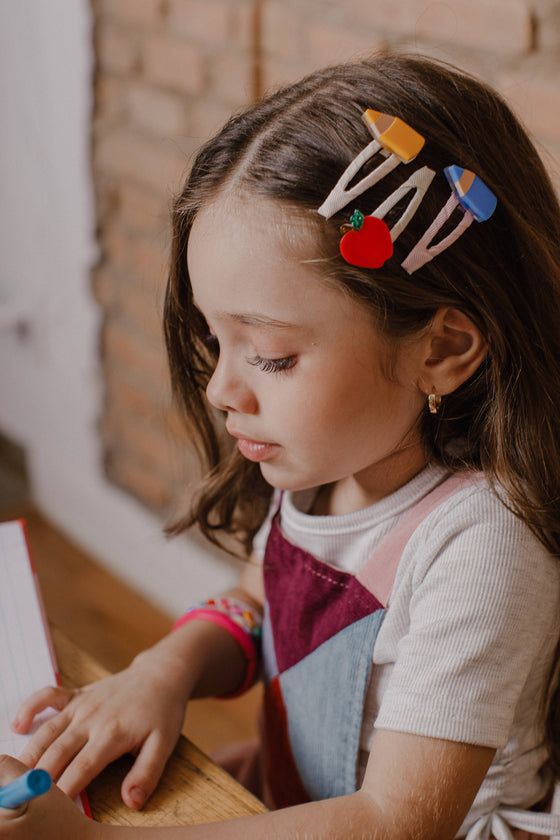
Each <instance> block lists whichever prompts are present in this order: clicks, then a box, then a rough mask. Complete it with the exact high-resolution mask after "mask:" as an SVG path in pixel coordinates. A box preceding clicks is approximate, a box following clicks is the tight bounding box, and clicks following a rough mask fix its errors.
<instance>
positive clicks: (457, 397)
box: [165, 55, 560, 767]
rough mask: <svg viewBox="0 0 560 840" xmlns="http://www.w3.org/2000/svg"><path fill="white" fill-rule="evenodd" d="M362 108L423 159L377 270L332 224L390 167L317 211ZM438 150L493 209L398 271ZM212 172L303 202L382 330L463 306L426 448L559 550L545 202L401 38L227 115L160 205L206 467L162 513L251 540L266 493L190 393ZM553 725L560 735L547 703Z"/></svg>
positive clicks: (550, 220)
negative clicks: (198, 245) (189, 498)
mask: <svg viewBox="0 0 560 840" xmlns="http://www.w3.org/2000/svg"><path fill="white" fill-rule="evenodd" d="M366 108H374V109H376V110H378V111H382V112H384V113H388V114H392V115H394V116H398V117H400V118H401V119H403V120H405V122H407V123H408V124H409V125H411V126H412V127H413V128H414V129H416V131H418V132H419V133H420V134H422V135H423V136H424V137H425V138H426V143H425V146H424V148H423V150H422V151H421V153H420V155H419V156H418V159H417V163H418V166H420V165H428V166H430V167H431V168H432V169H434V170H435V171H436V173H437V174H436V177H435V178H434V181H433V182H432V185H431V186H430V189H429V191H428V193H427V195H426V197H425V198H424V200H423V202H422V205H421V208H420V210H419V211H418V212H417V213H416V216H415V217H414V219H413V220H412V222H411V223H410V224H409V225H408V227H407V228H406V229H405V231H404V232H403V233H402V234H401V236H400V237H399V239H398V240H397V242H396V243H395V255H394V257H393V258H392V259H391V260H389V261H388V262H387V263H386V265H385V266H384V267H383V269H382V270H377V271H376V270H369V269H359V268H355V267H353V266H351V265H348V264H347V263H345V262H344V260H343V259H342V258H341V257H340V255H339V253H338V242H339V239H340V233H339V227H340V224H341V223H342V222H343V221H347V219H348V216H349V214H350V212H351V211H352V210H354V209H355V208H358V209H360V210H361V211H362V212H363V213H364V214H368V213H371V212H372V210H373V209H374V208H375V207H377V206H378V205H379V204H380V203H381V200H382V199H383V198H385V197H386V196H387V195H388V194H389V193H390V192H392V191H393V189H395V188H396V186H397V185H398V184H399V183H401V182H402V180H403V175H402V173H401V172H399V169H401V167H398V168H397V170H396V171H395V172H394V173H392V174H391V175H390V176H387V177H386V178H385V179H383V180H382V181H381V182H380V183H379V184H377V185H375V186H374V187H373V188H372V189H370V190H368V191H367V192H365V193H363V194H362V195H361V196H360V197H359V199H357V200H356V201H355V202H352V206H351V207H347V208H344V210H343V211H341V213H339V214H337V215H336V216H335V217H333V218H332V219H330V220H329V221H328V222H327V221H325V220H323V219H322V218H321V217H319V216H318V214H317V208H318V207H319V206H320V205H321V204H322V202H323V201H324V199H325V198H326V196H327V195H328V193H329V192H330V190H331V189H332V187H333V186H334V184H335V183H336V181H337V180H338V178H339V177H340V175H341V174H342V172H343V171H344V170H345V168H346V167H347V165H348V164H349V163H350V161H351V160H352V159H353V158H354V157H355V156H356V154H357V153H358V152H359V151H360V150H361V149H362V148H363V147H364V146H365V145H366V144H367V143H368V142H369V140H370V139H371V138H370V136H369V134H368V132H367V129H366V128H365V126H364V125H363V123H362V121H361V119H360V116H361V113H362V112H363V111H364V110H365V109H366ZM377 162H378V161H377V160H374V161H372V162H371V165H372V166H373V165H377ZM450 164H457V165H459V166H461V167H463V168H466V169H470V170H472V171H473V172H475V173H476V174H477V175H479V177H481V178H482V180H483V181H484V182H485V183H486V184H487V186H488V187H490V189H491V190H492V191H493V192H494V193H495V194H496V196H497V198H498V205H497V209H496V211H495V213H494V215H493V216H492V218H491V219H490V220H489V221H487V222H484V223H481V224H473V225H471V227H470V228H469V230H468V232H467V233H466V234H465V235H464V236H462V237H461V238H460V239H459V240H458V241H457V242H456V243H455V244H454V245H453V246H452V247H450V248H449V249H448V250H446V251H444V252H443V253H442V254H441V255H440V256H438V257H436V258H435V259H434V260H433V261H432V262H429V263H427V264H426V265H425V266H423V267H422V268H421V269H419V270H418V271H417V272H415V273H414V274H413V275H411V276H410V275H408V274H407V273H406V272H405V271H404V270H403V269H402V268H401V267H400V263H401V262H402V260H403V259H404V257H405V256H406V255H407V254H408V253H409V251H410V250H411V248H412V246H413V245H414V244H415V243H416V242H417V241H418V239H419V238H420V236H421V235H422V234H423V232H424V231H425V230H426V228H427V226H428V224H429V222H430V221H432V220H433V219H434V218H435V216H436V214H437V212H438V211H439V209H440V208H441V207H442V206H443V204H444V203H445V200H446V198H447V197H448V195H449V186H448V184H447V181H446V179H445V177H444V175H443V173H442V170H443V167H445V166H448V165H450ZM415 165H416V164H415ZM226 187H227V188H234V189H237V190H241V191H243V192H246V193H248V194H250V195H253V196H259V197H263V198H266V199H269V200H271V201H275V202H281V203H282V204H283V205H285V206H287V207H289V208H291V210H292V211H293V212H296V211H297V212H301V213H302V214H304V215H306V217H307V218H308V219H309V224H310V226H311V225H312V226H313V231H314V233H315V235H316V238H317V240H320V245H318V251H320V252H321V253H323V254H325V255H327V256H326V258H325V259H324V260H323V262H322V264H321V271H322V272H323V273H324V275H325V276H328V277H329V279H330V280H334V281H335V282H337V283H338V284H340V285H341V286H342V287H343V288H345V289H347V290H348V291H349V292H350V293H351V294H352V295H354V296H355V297H356V298H357V299H358V300H360V301H362V302H363V303H364V304H366V305H367V306H369V307H370V308H371V310H372V312H373V314H374V317H375V322H376V325H377V326H378V328H379V329H380V330H381V331H382V332H383V334H385V335H386V336H387V338H388V339H389V340H393V341H395V340H398V339H399V338H402V337H404V336H407V335H412V334H415V333H417V332H418V331H419V330H421V329H422V328H424V327H426V326H427V325H428V324H429V323H430V320H431V319H432V318H433V316H434V314H435V312H436V310H437V309H438V308H439V307H441V306H453V307H456V308H458V309H460V310H462V311H463V312H465V313H466V314H468V315H469V316H470V317H471V318H472V319H473V320H474V321H475V323H476V324H477V325H478V326H479V328H480V329H481V331H482V333H483V335H484V336H485V338H486V341H487V343H488V354H487V358H486V361H485V362H484V364H483V365H482V366H481V368H480V369H479V370H478V371H477V373H476V374H475V375H474V376H473V377H472V378H471V379H470V380H469V381H467V382H466V383H465V384H464V385H463V386H461V387H460V388H459V389H458V390H457V391H455V392H454V393H453V394H450V395H448V396H446V397H445V400H444V406H443V410H442V411H441V412H440V414H438V415H437V418H435V419H434V417H433V416H432V415H430V414H429V412H428V411H427V410H426V413H425V415H424V416H423V417H422V419H421V431H422V438H423V445H424V447H425V451H426V453H427V457H428V459H429V460H431V461H432V462H437V463H440V464H443V465H445V466H446V467H448V468H450V469H452V470H457V469H482V470H484V472H485V474H486V475H487V477H488V479H489V481H490V482H491V483H492V485H493V486H499V487H501V488H502V489H503V490H504V491H505V493H506V495H507V498H508V500H509V504H510V506H511V508H512V509H513V510H514V511H515V513H516V514H517V515H519V516H520V517H522V518H523V520H524V521H525V522H526V523H527V525H528V526H529V527H530V528H531V530H532V531H533V532H534V533H535V534H537V536H538V537H539V539H540V540H541V541H542V542H543V543H544V545H545V546H546V547H547V548H548V549H549V550H550V551H551V552H552V553H554V554H558V553H560V208H559V205H558V201H557V199H556V196H555V194H554V190H553V188H552V185H551V182H550V179H549V177H548V175H547V173H546V171H545V169H544V166H543V164H542V162H541V160H540V158H539V156H538V154H537V152H536V150H535V148H534V146H533V144H532V142H531V141H530V139H529V138H528V136H527V133H526V131H525V130H524V129H523V127H522V126H521V125H520V123H519V121H518V120H517V118H516V117H515V116H514V115H513V114H512V112H511V110H510V109H509V108H508V106H507V105H506V104H505V102H504V101H503V100H502V99H501V98H500V97H499V96H498V95H497V94H496V93H495V92H494V91H493V90H491V89H490V88H488V87H487V86H486V85H485V84H483V83H481V82H480V81H478V80H475V79H474V78H473V77H471V76H469V75H467V74H465V73H462V72H460V71H458V70H456V69H454V68H451V67H449V66H448V65H444V64H441V63H439V62H436V61H433V60H429V59H425V58H421V57H417V56H403V55H381V56H376V57H373V58H372V59H370V60H367V61H361V62H357V63H352V64H345V65H339V66H334V67H331V68H328V69H326V70H323V71H320V72H316V73H313V74H311V75H309V76H308V77H306V78H305V79H303V80H302V81H301V82H298V83H297V84H294V85H292V86H290V87H287V88H285V89H283V90H281V91H279V92H277V93H275V94H273V95H272V96H270V97H268V98H267V99H265V100H263V101H262V102H259V103H257V104H256V105H254V106H253V107H251V108H250V109H248V110H247V111H245V112H243V113H241V114H240V115H238V116H235V117H233V118H232V119H231V120H230V121H229V122H228V123H227V124H226V125H225V126H224V128H223V129H222V130H221V131H220V132H219V133H218V134H217V135H216V137H214V138H212V139H211V140H210V141H209V142H208V143H206V145H205V146H204V147H203V148H202V149H201V151H200V153H199V155H198V156H197V158H196V160H195V162H194V165H193V167H192V170H191V172H190V175H189V177H188V179H187V182H186V184H185V187H184V190H183V192H182V193H181V195H179V196H178V198H177V200H176V202H175V205H174V208H173V230H174V238H173V254H172V265H171V272H170V277H169V284H168V289H167V296H166V305H165V333H166V340H167V348H168V354H169V361H170V366H171V375H172V382H173V387H174V390H175V393H176V395H177V397H178V398H179V401H180V403H181V404H182V406H183V408H184V412H185V416H186V418H187V421H188V423H189V424H190V426H191V428H192V430H193V433H194V437H195V439H196V441H197V442H198V444H199V447H200V453H201V457H202V459H203V461H204V464H205V471H206V475H207V478H206V479H205V482H204V483H203V485H202V488H201V491H200V494H199V495H198V497H197V499H196V501H195V503H194V505H193V507H192V510H191V511H190V512H189V513H188V515H187V516H185V517H184V518H183V519H181V520H179V521H178V522H177V523H175V525H174V526H172V529H171V530H173V531H175V532H177V531H180V530H182V529H183V528H185V527H188V526H190V525H192V524H193V523H198V524H199V525H200V527H201V528H202V531H203V532H204V533H205V534H206V535H207V536H208V537H210V539H214V540H218V539H219V537H218V534H219V532H224V531H225V532H231V533H234V534H235V535H236V536H237V537H238V539H239V540H240V541H241V542H242V543H244V544H245V545H246V546H249V545H250V543H251V539H252V537H253V535H254V533H255V530H256V529H257V528H258V527H259V525H260V524H261V522H262V520H263V518H264V516H265V513H266V510H267V508H268V505H269V499H270V493H271V488H270V487H269V486H268V485H266V483H265V482H264V480H263V479H262V476H261V474H260V469H259V467H258V465H256V464H253V463H250V462H248V461H245V460H244V459H243V458H241V456H239V455H238V454H236V453H235V452H234V453H230V452H228V450H227V446H224V444H223V441H222V437H221V435H220V429H219V422H217V421H216V417H215V415H214V414H213V413H212V411H211V410H210V409H209V407H208V405H207V403H206V400H205V395H204V391H205V387H206V384H207V382H208V380H209V378H210V376H211V374H212V370H213V367H214V364H215V361H216V360H215V357H213V356H212V354H211V352H210V351H209V349H208V347H207V346H206V344H205V341H204V338H205V335H206V332H207V327H206V324H205V323H204V321H203V319H202V318H201V316H200V314H199V313H198V312H197V310H196V308H195V307H194V306H193V303H192V292H191V285H190V280H189V275H188V270H187V260H186V249H187V242H188V238H189V232H190V229H191V226H192V224H193V221H194V219H195V217H196V214H197V212H198V210H199V209H200V208H201V207H202V206H204V205H205V204H207V203H208V202H210V201H212V200H213V199H215V198H216V196H217V195H218V194H219V193H220V191H222V190H224V189H225V188H226ZM394 212H395V213H396V214H398V213H399V208H398V207H396V208H394ZM386 221H387V222H388V224H389V226H390V225H391V219H390V217H387V218H386ZM556 705H557V708H558V710H559V712H558V714H559V716H560V702H558V703H557V704H556ZM550 720H551V721H552V718H550ZM557 724H558V725H557ZM551 725H552V728H553V730H554V732H553V733H552V734H553V740H558V735H557V734H555V733H558V732H560V718H559V720H558V721H552V724H551ZM559 754H560V753H559ZM559 767H560V763H559Z"/></svg>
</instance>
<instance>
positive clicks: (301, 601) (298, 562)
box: [261, 475, 480, 808]
mask: <svg viewBox="0 0 560 840" xmlns="http://www.w3.org/2000/svg"><path fill="white" fill-rule="evenodd" d="M473 479H474V480H479V479H480V475H476V476H472V475H471V476H470V477H465V476H458V475H456V476H451V477H448V478H446V479H445V480H444V481H443V482H442V483H441V484H439V485H438V486H437V487H436V488H434V489H433V490H432V491H431V492H430V493H428V494H427V495H426V496H425V497H424V498H423V499H422V500H420V502H418V503H417V504H416V505H415V506H414V508H412V509H411V511H409V512H408V513H407V514H405V516H404V517H403V518H402V519H401V520H400V521H399V523H398V524H397V526H396V527H395V528H394V529H393V530H392V531H390V532H389V534H388V535H387V536H386V537H385V538H384V539H383V540H382V542H381V544H380V545H379V547H378V548H377V549H376V551H375V552H374V554H373V555H372V556H371V557H370V558H369V560H368V561H367V562H366V564H365V565H364V566H363V568H362V569H361V570H360V571H359V573H358V574H357V575H352V574H349V573H347V572H344V571H340V570H339V569H336V568H334V567H332V566H330V565H328V564H327V563H324V562H322V561H320V560H317V559H316V558H315V557H313V556H312V555H311V554H309V553H308V552H307V551H304V550H302V549H301V548H299V547H297V546H295V545H293V544H291V543H290V542H289V541H288V540H287V539H286V538H285V537H284V536H283V534H282V532H281V529H280V523H279V514H277V515H276V517H275V518H274V520H273V524H272V527H271V531H270V536H269V539H268V543H267V547H266V553H265V559H264V584H265V595H266V602H265V612H264V623H263V661H264V676H265V700H264V715H263V727H264V731H263V741H264V755H263V756H261V760H262V762H263V766H262V771H263V775H264V780H263V781H264V790H263V794H264V799H265V801H266V802H267V804H268V805H269V806H271V807H276V808H282V807H287V806H290V805H295V804H299V803H302V802H308V801H311V800H317V799H327V798H330V797H333V796H341V795H343V794H348V793H352V792H354V791H355V790H356V789H357V766H358V756H359V749H360V734H361V729H362V716H363V710H364V700H365V695H366V689H367V685H368V681H369V676H370V671H371V667H372V659H373V651H374V647H375V642H376V639H377V635H378V633H379V629H380V627H381V624H382V622H383V619H384V617H385V613H386V609H387V604H388V602H389V596H390V594H391V590H392V588H393V583H394V579H395V575H396V572H397V567H398V564H399V561H400V559H401V556H402V553H403V551H404V549H405V547H406V545H407V543H408V541H409V539H410V537H411V536H412V534H413V533H414V531H415V530H416V528H417V527H418V525H419V524H420V523H421V522H422V521H423V520H424V519H425V517H426V516H427V515H428V514H429V513H430V512H431V511H432V510H433V509H435V508H436V507H437V506H438V505H439V504H441V503H442V502H443V501H444V500H445V499H447V498H448V497H449V496H451V495H453V494H454V493H455V492H457V491H458V490H459V489H462V488H464V487H465V486H466V485H467V484H471V483H472V482H473Z"/></svg>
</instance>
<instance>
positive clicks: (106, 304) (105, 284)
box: [91, 266, 117, 309]
mask: <svg viewBox="0 0 560 840" xmlns="http://www.w3.org/2000/svg"><path fill="white" fill-rule="evenodd" d="M91 285H92V291H93V295H94V297H95V300H96V301H97V302H98V303H99V305H100V306H101V307H102V308H103V309H111V308H112V307H113V306H114V305H115V302H116V300H117V296H116V289H115V278H114V275H113V272H112V271H111V269H110V267H109V268H108V267H107V266H98V267H96V268H95V269H94V271H93V272H92V275H91Z"/></svg>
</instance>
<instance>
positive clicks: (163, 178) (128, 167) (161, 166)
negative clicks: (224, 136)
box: [94, 128, 195, 197]
mask: <svg viewBox="0 0 560 840" xmlns="http://www.w3.org/2000/svg"><path fill="white" fill-rule="evenodd" d="M192 146H193V147H194V146H195V144H194V143H193V144H192ZM189 151H190V150H186V153H185V154H182V153H181V151H180V149H179V145H178V143H176V142H172V141H170V140H160V139H154V138H150V137H144V136H141V135H140V134H139V133H138V132H135V131H132V130H130V129H128V128H117V129H114V130H112V131H111V132H106V133H104V134H103V135H102V136H100V137H99V138H98V139H97V142H96V143H95V147H94V165H95V168H96V169H97V170H100V171H102V172H104V173H105V174H107V173H109V174H111V175H113V176H116V177H117V178H118V180H119V181H120V180H129V181H130V182H131V183H136V184H139V185H141V184H143V185H145V186H146V187H147V188H148V189H151V190H153V191H155V192H156V193H160V194H161V195H162V196H165V197H168V196H169V194H170V190H171V191H172V192H174V191H175V190H176V189H177V188H178V187H179V186H180V183H181V182H182V179H183V174H184V172H185V170H186V166H187V162H188V158H187V155H188V154H189Z"/></svg>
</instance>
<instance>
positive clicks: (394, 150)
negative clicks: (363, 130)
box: [362, 108, 425, 163]
mask: <svg viewBox="0 0 560 840" xmlns="http://www.w3.org/2000/svg"><path fill="white" fill-rule="evenodd" d="M362 120H363V121H364V123H365V124H366V126H367V127H368V129H369V131H370V133H371V135H372V136H373V137H374V138H375V139H376V140H377V141H378V143H380V144H381V145H382V146H383V148H384V149H387V151H389V152H391V154H393V155H396V156H397V157H398V158H399V159H400V160H401V161H402V162H403V163H410V161H411V160H414V158H415V157H416V155H417V154H418V153H419V152H420V150H421V149H422V146H423V145H424V142H425V141H424V138H423V137H422V135H421V134H418V132H417V131H414V129H413V128H411V127H410V126H409V125H407V124H406V123H405V122H404V121H403V120H401V119H400V118H399V117H392V116H390V115H389V114H382V113H381V111H374V109H373V108H368V109H367V111H364V113H363V114H362Z"/></svg>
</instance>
